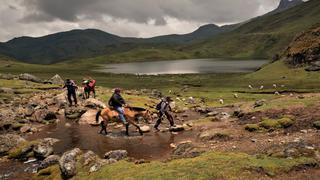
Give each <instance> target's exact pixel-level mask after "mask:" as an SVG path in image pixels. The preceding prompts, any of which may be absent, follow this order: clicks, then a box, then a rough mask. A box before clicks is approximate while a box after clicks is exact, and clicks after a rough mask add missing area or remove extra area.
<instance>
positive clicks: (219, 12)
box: [0, 0, 280, 42]
mask: <svg viewBox="0 0 320 180" xmlns="http://www.w3.org/2000/svg"><path fill="white" fill-rule="evenodd" d="M279 1H280V0H1V3H0V27H1V28H0V41H1V42H5V41H8V40H10V39H12V38H14V37H20V36H32V37H39V36H43V35H47V34H52V33H56V32H61V31H68V30H72V29H88V28H95V29H100V30H103V31H106V32H109V33H112V34H116V35H119V36H125V37H152V36H158V35H164V34H184V33H189V32H192V31H194V30H196V29H197V28H198V27H199V26H201V25H204V24H209V23H214V24H217V25H225V24H232V23H237V22H242V21H245V20H248V19H250V18H253V17H256V16H259V15H262V14H265V13H267V12H269V11H271V10H273V9H275V8H276V7H277V6H278V4H279Z"/></svg>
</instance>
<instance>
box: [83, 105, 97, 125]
mask: <svg viewBox="0 0 320 180" xmlns="http://www.w3.org/2000/svg"><path fill="white" fill-rule="evenodd" d="M96 114H97V110H93V109H89V110H88V111H87V112H85V113H84V114H83V115H82V116H81V118H80V119H79V124H89V125H97V122H96Z"/></svg>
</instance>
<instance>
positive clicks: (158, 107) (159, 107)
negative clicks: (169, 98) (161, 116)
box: [156, 101, 163, 111]
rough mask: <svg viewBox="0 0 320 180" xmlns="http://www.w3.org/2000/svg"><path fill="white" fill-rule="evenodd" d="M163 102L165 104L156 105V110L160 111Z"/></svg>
mask: <svg viewBox="0 0 320 180" xmlns="http://www.w3.org/2000/svg"><path fill="white" fill-rule="evenodd" d="M162 102H163V101H161V102H159V103H158V104H157V105H156V110H158V111H160V109H161V104H162Z"/></svg>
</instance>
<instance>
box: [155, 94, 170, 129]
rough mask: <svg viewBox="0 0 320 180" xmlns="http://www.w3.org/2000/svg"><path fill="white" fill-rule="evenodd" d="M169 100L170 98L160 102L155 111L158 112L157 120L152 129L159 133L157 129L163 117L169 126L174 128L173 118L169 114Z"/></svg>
mask: <svg viewBox="0 0 320 180" xmlns="http://www.w3.org/2000/svg"><path fill="white" fill-rule="evenodd" d="M171 101H172V100H171V98H170V97H166V98H164V99H162V100H161V102H160V103H159V104H158V105H157V107H156V109H157V110H158V111H159V119H158V120H157V122H156V124H155V125H154V128H155V129H156V130H157V131H159V129H158V127H159V125H160V124H161V121H162V119H163V117H164V116H166V117H167V119H168V121H169V123H170V126H171V127H173V126H174V121H173V117H172V115H171V114H170V112H169V111H171V107H170V102H171Z"/></svg>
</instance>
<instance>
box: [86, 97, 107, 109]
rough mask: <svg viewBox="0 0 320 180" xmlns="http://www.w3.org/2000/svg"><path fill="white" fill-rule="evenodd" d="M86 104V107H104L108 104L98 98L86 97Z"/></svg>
mask: <svg viewBox="0 0 320 180" xmlns="http://www.w3.org/2000/svg"><path fill="white" fill-rule="evenodd" d="M84 106H85V107H88V108H93V109H97V108H99V109H103V108H105V107H107V105H106V104H105V103H103V102H101V101H99V100H97V99H94V98H89V99H86V100H85V102H84Z"/></svg>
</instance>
